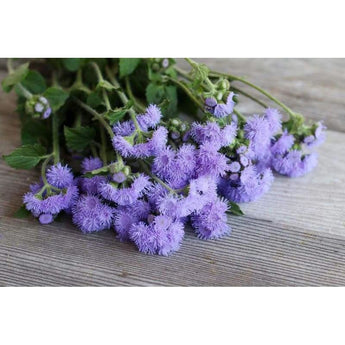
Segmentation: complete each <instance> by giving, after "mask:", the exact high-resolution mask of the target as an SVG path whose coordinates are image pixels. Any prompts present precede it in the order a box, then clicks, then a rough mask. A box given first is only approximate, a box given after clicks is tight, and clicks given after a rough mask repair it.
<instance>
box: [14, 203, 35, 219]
mask: <svg viewBox="0 0 345 345" xmlns="http://www.w3.org/2000/svg"><path fill="white" fill-rule="evenodd" d="M30 214H31V212H30V211H28V210H27V209H26V208H25V206H24V205H22V206H21V207H20V208H19V209H18V210H17V211H16V212H15V213H14V214H13V217H15V218H27V217H29V216H30Z"/></svg>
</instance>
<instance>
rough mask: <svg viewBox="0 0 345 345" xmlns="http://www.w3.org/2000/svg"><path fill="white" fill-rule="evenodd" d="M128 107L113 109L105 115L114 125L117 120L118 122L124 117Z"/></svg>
mask: <svg viewBox="0 0 345 345" xmlns="http://www.w3.org/2000/svg"><path fill="white" fill-rule="evenodd" d="M127 111H128V109H123V108H121V109H119V110H114V111H113V110H112V111H109V112H108V113H106V114H105V117H106V118H107V119H108V120H109V123H110V124H111V125H113V124H114V123H115V122H118V121H120V120H122V119H123V118H124V116H125V115H126V113H127Z"/></svg>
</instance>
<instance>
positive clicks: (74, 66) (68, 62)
mask: <svg viewBox="0 0 345 345" xmlns="http://www.w3.org/2000/svg"><path fill="white" fill-rule="evenodd" d="M80 60H81V59H75V58H68V59H62V63H63V65H64V67H65V68H66V69H67V70H69V71H70V72H76V71H78V69H79V66H80Z"/></svg>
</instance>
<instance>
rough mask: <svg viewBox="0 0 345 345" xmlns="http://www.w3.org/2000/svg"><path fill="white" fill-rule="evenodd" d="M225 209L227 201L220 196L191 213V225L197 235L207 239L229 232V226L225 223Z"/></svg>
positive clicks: (226, 208)
mask: <svg viewBox="0 0 345 345" xmlns="http://www.w3.org/2000/svg"><path fill="white" fill-rule="evenodd" d="M227 210H228V205H227V203H226V202H225V201H224V200H222V199H220V198H215V199H213V200H211V201H210V202H208V203H207V204H206V205H205V206H204V207H203V208H202V209H201V210H200V211H198V212H196V213H195V214H194V215H192V217H191V222H192V227H193V228H194V230H195V232H196V233H197V236H198V237H199V238H201V239H205V240H209V239H217V238H219V237H222V236H224V235H227V234H230V232H231V228H230V226H229V225H228V224H227V216H226V211H227Z"/></svg>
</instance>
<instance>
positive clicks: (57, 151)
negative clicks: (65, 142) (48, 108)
mask: <svg viewBox="0 0 345 345" xmlns="http://www.w3.org/2000/svg"><path fill="white" fill-rule="evenodd" d="M52 132H53V153H54V164H57V163H58V162H59V161H60V146H59V118H58V116H57V115H56V114H55V113H53V114H52Z"/></svg>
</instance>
